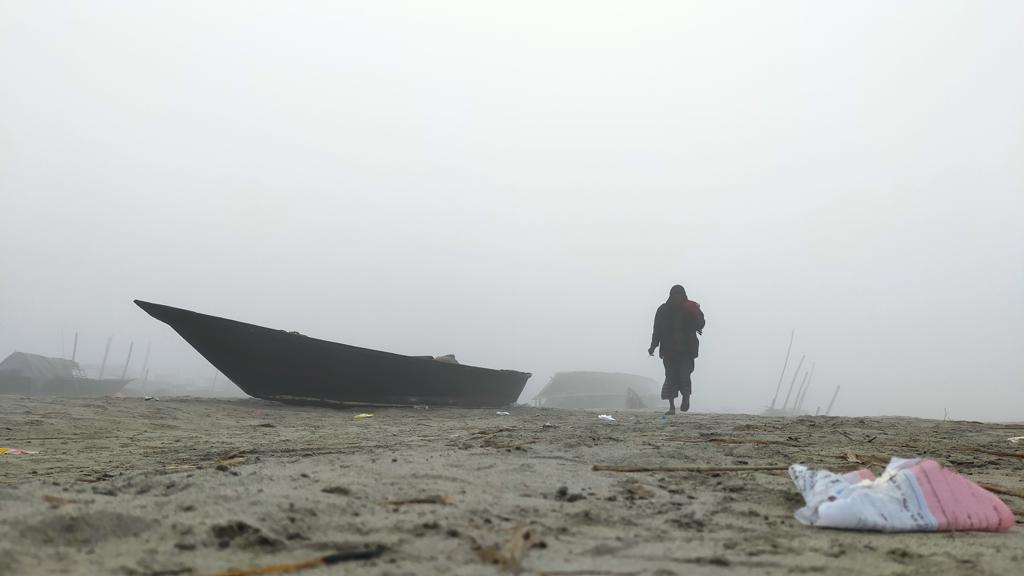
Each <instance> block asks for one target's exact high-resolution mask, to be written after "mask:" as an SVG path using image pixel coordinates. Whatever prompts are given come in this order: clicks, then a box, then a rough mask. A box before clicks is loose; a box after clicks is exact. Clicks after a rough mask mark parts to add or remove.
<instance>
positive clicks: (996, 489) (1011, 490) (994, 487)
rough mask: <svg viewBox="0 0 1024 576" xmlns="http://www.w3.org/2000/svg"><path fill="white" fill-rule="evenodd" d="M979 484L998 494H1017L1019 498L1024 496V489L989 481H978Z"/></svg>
mask: <svg viewBox="0 0 1024 576" xmlns="http://www.w3.org/2000/svg"><path fill="white" fill-rule="evenodd" d="M977 485H978V486H981V487H982V488H984V489H985V490H988V491H989V492H994V493H996V494H1003V495H1005V496H1016V497H1017V498H1024V490H1016V489H1014V488H1005V487H1003V486H997V485H995V484H989V483H987V482H977Z"/></svg>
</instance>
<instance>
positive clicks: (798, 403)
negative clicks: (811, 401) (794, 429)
mask: <svg viewBox="0 0 1024 576" xmlns="http://www.w3.org/2000/svg"><path fill="white" fill-rule="evenodd" d="M810 389H811V379H810V378H807V385H806V386H804V391H803V393H802V394H800V397H799V399H798V400H797V401H796V407H795V408H794V409H795V410H796V411H797V412H799V411H800V409H801V408H803V407H804V398H807V391H808V390H810Z"/></svg>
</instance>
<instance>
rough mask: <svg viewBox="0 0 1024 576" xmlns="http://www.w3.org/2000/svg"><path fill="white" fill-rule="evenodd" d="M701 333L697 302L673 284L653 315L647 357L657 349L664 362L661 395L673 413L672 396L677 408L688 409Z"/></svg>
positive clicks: (701, 317)
mask: <svg viewBox="0 0 1024 576" xmlns="http://www.w3.org/2000/svg"><path fill="white" fill-rule="evenodd" d="M703 333H704V312H703V311H702V310H701V309H700V304H698V303H696V302H694V301H692V300H690V299H689V298H687V296H686V289H685V288H683V287H682V286H680V285H678V284H676V285H675V286H673V287H672V289H671V290H669V293H668V300H667V301H666V302H665V303H664V304H662V305H661V306H658V311H657V312H655V314H654V333H653V334H651V347H650V348H648V349H647V354H648V355H649V356H654V350H655V348H659V347H660V350H659V356H661V361H662V363H663V364H664V365H665V383H664V384H663V385H662V387H661V398H662V399H663V400H668V412H666V414H669V415H671V414H675V413H676V404H675V399H676V396H680V395H681V396H682V398H680V399H679V409H680V410H681V411H683V412H686V411H687V410H689V409H690V392H691V389H692V382H691V379H690V375H691V374H692V373H693V368H694V360H695V359H696V358H697V353H698V350H699V348H700V341H699V340H698V339H697V335H698V334H703Z"/></svg>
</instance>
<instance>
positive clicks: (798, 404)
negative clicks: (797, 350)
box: [796, 362, 818, 410]
mask: <svg viewBox="0 0 1024 576" xmlns="http://www.w3.org/2000/svg"><path fill="white" fill-rule="evenodd" d="M817 365H818V363H817V362H811V373H810V374H809V375H808V376H807V385H806V386H804V393H803V394H801V395H800V396H799V400H797V402H796V409H797V410H799V409H801V408H803V406H804V399H805V398H807V391H808V390H810V389H811V381H813V380H814V368H815V367H816V366H817Z"/></svg>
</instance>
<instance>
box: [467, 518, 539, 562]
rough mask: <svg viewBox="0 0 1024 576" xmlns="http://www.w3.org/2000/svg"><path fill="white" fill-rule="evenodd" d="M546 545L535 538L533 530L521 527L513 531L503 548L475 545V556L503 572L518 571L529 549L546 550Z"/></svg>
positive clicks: (495, 545)
mask: <svg viewBox="0 0 1024 576" xmlns="http://www.w3.org/2000/svg"><path fill="white" fill-rule="evenodd" d="M546 547H547V543H546V542H544V541H543V540H540V539H538V538H537V537H536V535H535V534H534V532H533V530H532V529H531V528H528V527H522V528H519V529H517V530H516V531H515V533H514V534H513V535H512V538H511V539H510V540H509V541H508V542H506V543H505V544H504V545H503V546H500V547H499V546H498V545H497V544H490V545H487V546H480V545H479V544H476V545H475V548H476V553H477V556H479V557H480V559H481V560H483V561H484V562H487V563H488V564H494V565H497V566H500V567H501V568H503V569H505V570H510V571H514V572H517V571H519V569H520V567H521V564H522V561H523V555H525V554H526V552H527V551H528V550H529V549H531V548H546Z"/></svg>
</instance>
